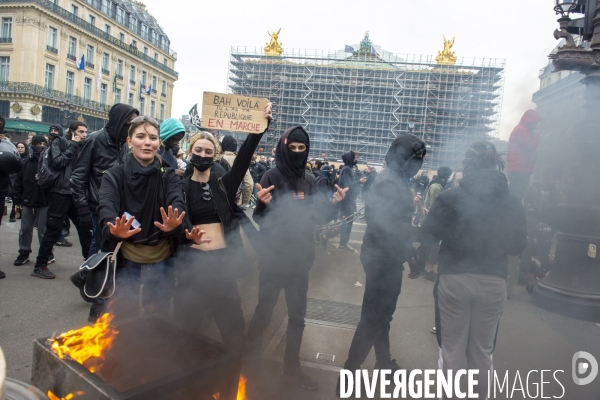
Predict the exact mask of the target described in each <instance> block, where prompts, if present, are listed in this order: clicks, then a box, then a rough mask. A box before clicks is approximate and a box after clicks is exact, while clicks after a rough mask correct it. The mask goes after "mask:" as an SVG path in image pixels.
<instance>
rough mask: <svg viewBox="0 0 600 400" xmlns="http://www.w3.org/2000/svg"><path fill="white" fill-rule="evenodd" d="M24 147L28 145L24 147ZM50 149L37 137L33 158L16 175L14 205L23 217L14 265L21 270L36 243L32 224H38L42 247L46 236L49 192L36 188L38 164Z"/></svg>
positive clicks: (46, 142) (43, 139)
mask: <svg viewBox="0 0 600 400" xmlns="http://www.w3.org/2000/svg"><path fill="white" fill-rule="evenodd" d="M22 145H23V146H25V143H22ZM47 147H48V141H47V140H46V138H45V137H44V136H41V135H38V136H35V137H34V138H33V139H32V141H31V155H28V156H27V157H26V158H25V160H24V161H23V168H22V169H21V171H19V172H18V173H17V177H16V179H15V186H14V188H13V195H14V198H13V201H14V204H15V208H16V211H17V212H18V213H20V214H21V230H20V231H19V256H18V257H17V259H16V260H15V262H14V265H16V266H21V265H24V264H25V263H27V262H29V253H31V242H32V240H33V223H34V221H35V220H36V219H37V221H38V240H39V243H40V244H41V243H43V239H44V233H45V232H46V215H47V212H48V198H49V197H50V188H48V189H42V187H41V186H39V185H38V184H37V179H36V175H37V173H38V160H39V158H40V154H41V153H42V152H43V151H44V150H45V149H46V148H47Z"/></svg>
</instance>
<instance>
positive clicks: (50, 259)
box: [48, 253, 56, 264]
mask: <svg viewBox="0 0 600 400" xmlns="http://www.w3.org/2000/svg"><path fill="white" fill-rule="evenodd" d="M55 261H56V258H54V253H50V258H48V264H52V263H53V262H55Z"/></svg>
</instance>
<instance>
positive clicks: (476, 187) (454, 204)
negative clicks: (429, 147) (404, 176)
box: [421, 169, 527, 278]
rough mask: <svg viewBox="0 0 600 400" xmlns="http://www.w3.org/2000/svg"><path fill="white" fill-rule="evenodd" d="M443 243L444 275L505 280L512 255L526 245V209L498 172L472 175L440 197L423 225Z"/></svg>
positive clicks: (428, 233) (442, 262)
mask: <svg viewBox="0 0 600 400" xmlns="http://www.w3.org/2000/svg"><path fill="white" fill-rule="evenodd" d="M421 230H422V232H423V233H424V234H426V235H429V236H430V237H431V238H433V239H434V240H441V241H442V244H441V246H440V256H439V264H438V270H439V273H440V274H462V273H474V274H485V275H496V276H499V277H502V278H506V277H507V274H508V257H507V256H508V255H509V254H510V255H517V254H520V253H521V252H522V251H523V250H524V249H525V246H526V244H527V225H526V222H525V209H524V208H523V205H522V204H521V202H520V201H519V199H518V198H517V196H515V195H513V194H511V193H510V192H509V191H508V181H507V179H506V176H505V175H504V174H503V173H502V172H500V171H496V170H489V169H488V170H480V171H476V172H472V173H470V174H468V175H465V177H464V178H463V179H462V180H461V181H460V186H459V187H456V188H452V189H449V190H446V191H444V192H443V193H442V194H440V195H439V196H438V197H437V199H436V200H435V202H434V203H433V206H432V207H431V210H429V214H428V215H427V218H425V221H424V222H423V224H422V225H421Z"/></svg>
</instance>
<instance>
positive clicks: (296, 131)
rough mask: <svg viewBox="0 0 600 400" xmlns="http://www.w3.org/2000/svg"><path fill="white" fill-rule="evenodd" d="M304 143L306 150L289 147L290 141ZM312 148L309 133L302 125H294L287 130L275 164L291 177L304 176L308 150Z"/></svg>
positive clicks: (278, 148)
mask: <svg viewBox="0 0 600 400" xmlns="http://www.w3.org/2000/svg"><path fill="white" fill-rule="evenodd" d="M293 142H296V143H304V144H305V145H306V150H305V151H303V152H300V153H297V152H295V151H291V150H290V149H288V144H289V143H293ZM309 150H310V139H309V137H308V133H307V132H306V131H305V130H304V128H303V127H301V126H294V127H292V128H290V129H288V130H286V131H285V132H284V133H283V135H281V138H280V139H279V142H278V143H277V150H276V151H275V165H276V166H277V168H278V169H279V170H281V171H282V172H283V173H284V174H285V175H287V176H289V177H291V178H300V177H303V176H304V172H305V167H306V161H307V160H308V152H309Z"/></svg>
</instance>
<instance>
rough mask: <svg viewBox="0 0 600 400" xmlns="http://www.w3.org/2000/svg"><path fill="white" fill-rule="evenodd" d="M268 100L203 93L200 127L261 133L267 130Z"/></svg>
mask: <svg viewBox="0 0 600 400" xmlns="http://www.w3.org/2000/svg"><path fill="white" fill-rule="evenodd" d="M268 102H269V100H268V99H263V98H259V97H248V96H237V95H233V94H222V93H213V92H204V97H203V99H202V127H203V128H208V129H217V130H225V131H235V132H245V133H255V134H256V133H262V132H264V131H265V129H267V125H268V121H267V118H265V107H266V106H267V103H268Z"/></svg>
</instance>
